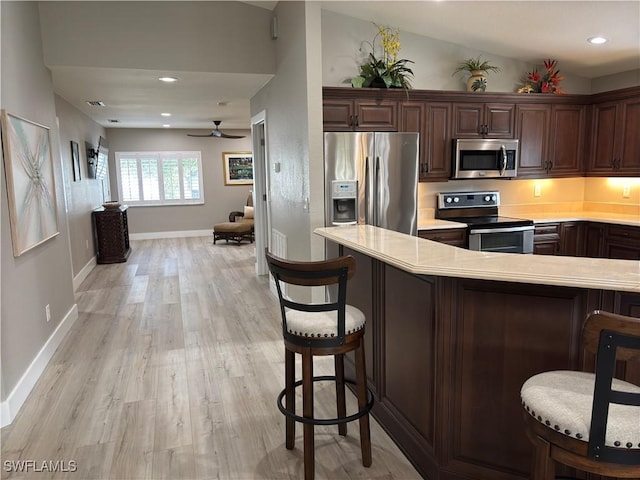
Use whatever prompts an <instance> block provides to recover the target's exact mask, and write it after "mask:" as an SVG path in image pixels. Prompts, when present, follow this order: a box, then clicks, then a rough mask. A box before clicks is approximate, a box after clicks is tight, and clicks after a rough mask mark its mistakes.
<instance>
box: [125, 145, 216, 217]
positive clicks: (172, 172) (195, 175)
mask: <svg viewBox="0 0 640 480" xmlns="http://www.w3.org/2000/svg"><path fill="white" fill-rule="evenodd" d="M115 158H116V172H117V177H118V194H119V201H120V202H121V203H126V204H127V205H130V206H136V205H181V204H194V203H204V196H203V191H202V161H201V155H200V152H116V153H115Z"/></svg>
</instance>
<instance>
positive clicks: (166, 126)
mask: <svg viewBox="0 0 640 480" xmlns="http://www.w3.org/2000/svg"><path fill="white" fill-rule="evenodd" d="M162 126H163V127H164V128H169V127H170V126H171V125H169V124H168V123H165V124H164V125H162Z"/></svg>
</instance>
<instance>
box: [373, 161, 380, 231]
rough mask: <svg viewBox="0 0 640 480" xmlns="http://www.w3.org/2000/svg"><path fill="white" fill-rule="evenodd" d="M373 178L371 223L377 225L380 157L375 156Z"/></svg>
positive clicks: (378, 220)
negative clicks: (373, 190)
mask: <svg viewBox="0 0 640 480" xmlns="http://www.w3.org/2000/svg"><path fill="white" fill-rule="evenodd" d="M373 180H374V182H375V183H374V186H375V192H374V195H373V216H374V218H373V222H374V223H373V224H374V225H375V226H376V227H378V226H380V225H379V222H380V219H379V216H378V213H379V212H378V208H379V202H380V198H379V197H380V185H379V182H380V157H378V156H376V170H375V177H374V178H373Z"/></svg>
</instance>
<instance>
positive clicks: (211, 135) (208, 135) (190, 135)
mask: <svg viewBox="0 0 640 480" xmlns="http://www.w3.org/2000/svg"><path fill="white" fill-rule="evenodd" d="M187 136H188V137H213V136H214V135H213V133H209V134H207V135H196V134H194V133H187Z"/></svg>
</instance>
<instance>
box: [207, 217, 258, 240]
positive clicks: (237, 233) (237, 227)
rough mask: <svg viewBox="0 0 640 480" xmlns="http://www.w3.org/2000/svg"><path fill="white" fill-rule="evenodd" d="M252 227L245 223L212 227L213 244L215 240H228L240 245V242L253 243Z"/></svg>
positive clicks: (225, 223) (230, 223)
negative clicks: (247, 241)
mask: <svg viewBox="0 0 640 480" xmlns="http://www.w3.org/2000/svg"><path fill="white" fill-rule="evenodd" d="M252 229H253V227H252V225H251V224H249V223H247V222H224V223H216V224H215V225H214V226H213V243H214V244H215V243H216V241H217V240H226V241H227V242H228V241H229V240H233V241H236V242H238V243H240V242H241V241H242V240H249V241H250V242H253V234H252Z"/></svg>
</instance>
